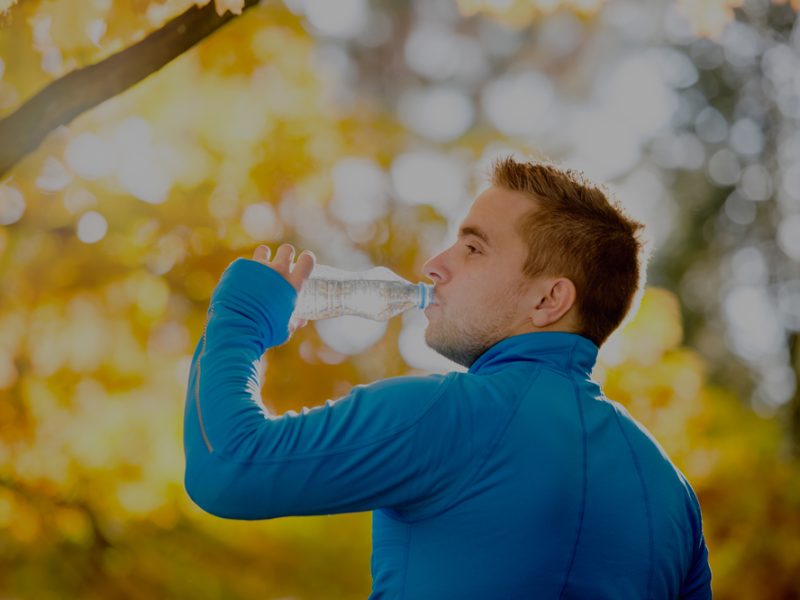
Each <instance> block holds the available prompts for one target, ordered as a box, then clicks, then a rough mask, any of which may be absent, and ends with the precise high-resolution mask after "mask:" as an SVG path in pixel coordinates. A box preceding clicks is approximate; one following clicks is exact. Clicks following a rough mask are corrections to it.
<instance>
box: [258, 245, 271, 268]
mask: <svg viewBox="0 0 800 600" xmlns="http://www.w3.org/2000/svg"><path fill="white" fill-rule="evenodd" d="M271 254H272V250H270V249H269V246H264V245H262V246H259V247H258V248H256V251H255V252H254V253H253V260H255V261H258V262H260V263H264V264H266V263H268V262H269V258H270V255H271Z"/></svg>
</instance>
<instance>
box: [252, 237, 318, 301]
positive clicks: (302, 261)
mask: <svg viewBox="0 0 800 600" xmlns="http://www.w3.org/2000/svg"><path fill="white" fill-rule="evenodd" d="M271 254H272V251H271V250H270V248H269V246H267V245H264V244H262V245H260V246H258V247H257V248H256V249H255V252H254V253H253V260H255V261H258V262H260V263H262V264H265V265H267V266H268V267H271V268H273V269H275V270H276V271H277V272H278V273H280V274H281V275H283V277H284V278H285V279H286V280H287V281H288V282H289V283H291V284H292V286H294V288H295V289H296V290H297V291H298V292H299V291H300V289H301V288H302V287H303V283H304V282H305V281H306V279H308V276H309V275H310V274H311V271H313V270H314V266H315V265H316V257H315V256H314V253H313V252H311V251H310V250H304V251H303V252H301V253H300V256H299V257H298V259H297V262H296V263H295V264H294V266H292V262H293V261H294V255H295V249H294V246H292V245H291V244H281V245H280V246H279V247H278V251H277V252H276V253H275V258H274V259H273V260H272V261H270V257H271Z"/></svg>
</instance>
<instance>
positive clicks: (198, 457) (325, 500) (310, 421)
mask: <svg viewBox="0 0 800 600" xmlns="http://www.w3.org/2000/svg"><path fill="white" fill-rule="evenodd" d="M296 296H297V292H296V290H295V289H294V288H293V286H292V285H290V284H289V283H288V282H287V280H286V279H284V278H283V277H282V276H281V275H280V274H279V273H278V272H277V271H275V270H273V269H271V268H269V267H268V266H266V265H264V264H260V263H258V262H256V261H250V260H245V259H238V260H236V261H234V262H233V263H232V264H231V265H229V267H228V268H227V269H226V270H225V273H224V274H223V276H222V278H221V281H220V283H219V285H218V286H217V288H216V289H215V291H214V294H213V295H212V298H211V303H210V307H209V311H208V321H207V325H206V329H205V332H204V334H203V336H202V338H201V340H200V342H199V343H198V345H197V349H196V351H195V355H194V358H193V360H192V366H191V370H190V377H189V386H188V390H187V396H186V407H185V408H186V410H185V413H184V449H185V453H186V477H185V486H186V490H187V492H188V493H189V495H190V496H191V497H192V499H193V500H194V501H195V503H197V504H198V506H200V507H201V508H203V509H204V510H206V511H207V512H210V513H212V514H215V515H217V516H220V517H225V518H233V519H266V518H273V517H279V516H288V515H314V514H332V513H340V512H359V511H364V510H372V509H376V508H382V507H396V506H416V505H424V504H425V503H426V502H427V501H429V500H431V499H434V498H441V497H442V495H443V494H445V493H446V492H447V491H448V490H452V488H453V487H454V486H455V485H456V484H457V483H459V482H460V478H461V477H462V476H463V474H465V473H466V472H467V471H468V470H469V469H468V467H469V464H470V463H471V461H472V459H473V457H472V456H471V455H470V454H469V453H467V452H465V453H463V455H462V456H461V457H460V458H458V459H457V458H455V457H454V453H453V444H454V440H455V437H454V436H456V437H458V436H464V437H465V438H470V437H471V430H470V429H469V427H468V426H464V427H459V423H458V417H457V416H454V417H453V422H451V423H448V427H447V429H448V431H449V432H450V433H445V432H443V431H442V430H441V425H442V424H443V422H445V421H447V420H448V418H449V417H448V416H446V415H445V413H443V411H447V410H448V409H447V405H446V404H445V403H441V402H439V400H440V399H441V398H442V396H443V394H444V391H445V389H446V387H447V386H448V384H449V380H450V378H451V377H444V376H441V375H431V376H428V377H397V378H391V379H387V380H383V381H379V382H377V383H374V384H371V385H369V386H356V387H355V388H353V390H352V391H351V393H350V394H348V395H347V396H345V397H344V398H341V399H339V400H337V401H331V400H328V401H327V402H326V403H325V404H324V405H323V406H317V407H314V408H310V409H309V408H303V410H302V412H301V414H297V413H296V412H294V411H289V412H287V413H286V414H284V415H281V416H275V415H269V414H265V412H264V411H263V409H262V408H261V407H260V406H259V400H260V387H261V382H260V381H259V374H258V367H259V362H260V357H261V356H262V355H263V353H264V351H265V350H266V349H267V348H269V347H273V346H276V345H279V344H281V343H283V342H284V341H285V340H286V339H287V337H288V334H289V330H288V321H289V317H290V315H291V313H292V311H293V309H294V306H295V302H296ZM463 418H464V419H465V423H466V422H467V421H466V419H467V418H468V417H467V416H464V417H463ZM465 445H466V446H467V447H470V448H471V447H473V446H474V444H472V443H471V442H468V443H466V444H465Z"/></svg>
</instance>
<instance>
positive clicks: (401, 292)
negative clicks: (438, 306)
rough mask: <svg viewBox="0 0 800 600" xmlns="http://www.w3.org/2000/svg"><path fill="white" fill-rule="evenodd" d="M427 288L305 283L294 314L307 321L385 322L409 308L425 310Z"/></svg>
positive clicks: (381, 283) (366, 282) (360, 282)
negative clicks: (347, 317)
mask: <svg viewBox="0 0 800 600" xmlns="http://www.w3.org/2000/svg"><path fill="white" fill-rule="evenodd" d="M430 287H431V286H426V285H425V284H411V283H408V282H403V281H386V280H383V281H375V280H368V279H366V280H365V279H355V280H348V281H332V280H328V279H308V280H307V281H306V282H305V284H304V285H303V291H302V293H301V295H300V297H298V302H297V307H296V309H295V314H296V316H297V317H299V318H302V319H309V320H310V319H328V318H332V317H338V316H342V315H355V316H359V317H364V318H367V319H374V320H378V321H385V320H387V319H390V318H391V317H393V316H395V315H398V314H400V313H402V312H404V311H406V310H409V309H411V308H424V307H425V306H427V304H428V303H429V302H430V296H431V294H430V292H429V288H430Z"/></svg>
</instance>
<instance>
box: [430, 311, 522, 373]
mask: <svg viewBox="0 0 800 600" xmlns="http://www.w3.org/2000/svg"><path fill="white" fill-rule="evenodd" d="M512 319H513V313H511V312H510V311H508V310H506V311H504V312H499V313H494V315H493V317H491V320H488V318H487V319H481V320H480V322H476V320H474V319H473V320H470V319H458V320H454V319H450V318H448V315H446V314H445V313H444V311H443V310H442V308H441V307H440V308H439V314H438V315H436V317H434V318H433V319H431V320H430V321H429V323H428V327H427V328H426V329H425V342H426V343H427V344H428V346H429V347H430V348H431V349H432V350H434V351H435V352H438V353H439V354H441V355H442V356H444V357H445V358H447V359H449V360H451V361H453V362H454V363H456V364H458V365H461V366H462V367H466V368H467V369H469V367H470V366H472V363H474V362H475V361H476V360H477V359H478V358H479V357H480V356H481V355H482V354H483V353H484V352H486V351H487V350H488V349H489V348H491V347H492V346H494V345H495V344H496V343H497V342H499V341H500V340H502V339H504V338H506V337H508V331H509V324H510V323H511V322H512Z"/></svg>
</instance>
